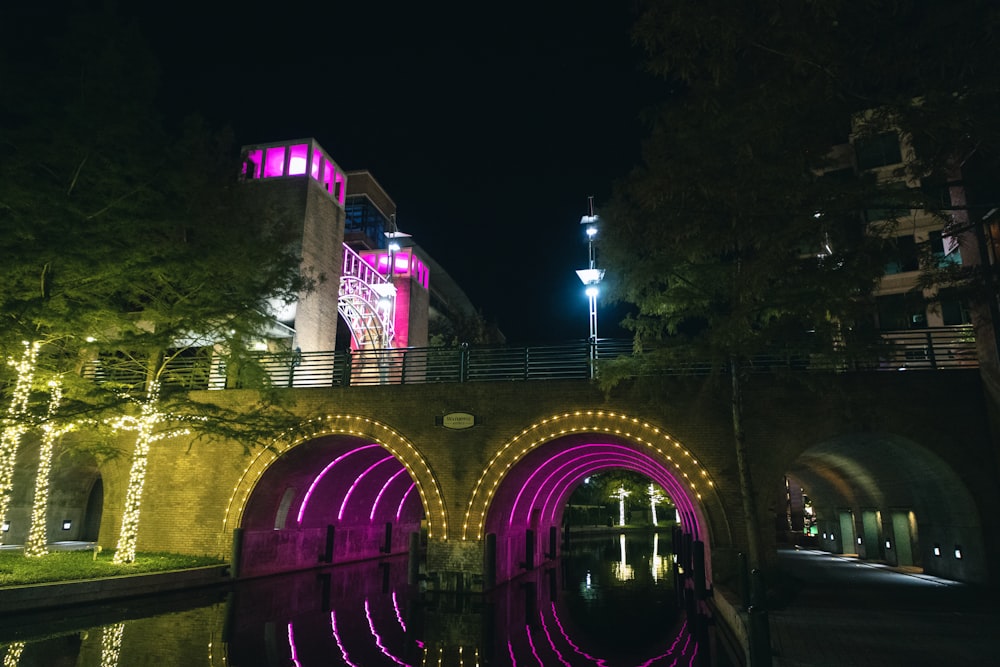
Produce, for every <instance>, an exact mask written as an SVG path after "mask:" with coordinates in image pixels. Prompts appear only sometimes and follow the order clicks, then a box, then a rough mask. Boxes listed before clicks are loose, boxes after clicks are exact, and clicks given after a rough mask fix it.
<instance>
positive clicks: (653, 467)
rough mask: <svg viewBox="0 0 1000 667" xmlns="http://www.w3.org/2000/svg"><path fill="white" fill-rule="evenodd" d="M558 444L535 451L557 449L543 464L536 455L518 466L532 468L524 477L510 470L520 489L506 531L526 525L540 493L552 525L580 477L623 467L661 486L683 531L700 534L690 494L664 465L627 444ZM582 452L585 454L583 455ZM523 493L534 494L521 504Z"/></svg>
mask: <svg viewBox="0 0 1000 667" xmlns="http://www.w3.org/2000/svg"><path fill="white" fill-rule="evenodd" d="M557 443H558V441H553V443H550V444H549V445H547V446H543V447H541V448H539V449H538V450H536V452H539V451H542V452H544V451H547V450H549V449H553V448H554V449H556V450H557V451H555V452H553V453H552V454H551V455H550V456H549V458H547V459H545V460H544V461H541V462H539V461H538V460H537V459H538V457H539V454H537V453H536V454H535V455H534V456H533V457H530V458H528V457H526V459H525V460H522V461H521V462H520V463H519V464H518V465H519V466H523V465H530V466H531V467H532V468H533V470H532V472H531V473H530V474H528V476H527V477H526V478H524V479H522V478H520V477H518V476H517V475H516V471H515V470H511V471H510V474H509V476H510V475H514V477H511V479H514V478H516V479H517V480H518V481H517V484H518V486H519V489H518V491H517V493H516V496H515V498H514V500H513V503H511V505H510V506H509V508H507V511H508V520H507V526H508V529H510V528H512V527H513V525H514V523H515V521H517V522H522V523H524V524H525V525H526V524H527V523H528V521H529V520H530V515H531V511H532V510H533V509H538V508H539V505H538V502H537V500H538V497H539V495H540V494H541V493H542V492H544V491H548V495H547V497H546V501H545V502H544V503H543V504H542V505H541V511H542V515H543V516H548V517H549V520H550V522H552V523H555V519H556V514H557V513H558V512H559V510H560V508H561V507H562V505H563V503H564V502H565V500H566V498H568V496H569V495H570V494H571V493H572V491H573V489H574V488H575V483H576V482H577V481H578V480H579V479H580V478H582V477H584V476H586V475H587V474H590V473H593V472H598V471H600V470H607V469H612V468H625V469H631V470H635V471H636V472H640V473H642V474H644V475H646V476H647V477H649V478H650V479H652V480H653V481H654V482H656V483H657V484H659V485H660V486H661V487H663V489H664V490H665V491H666V492H667V495H669V496H670V498H671V500H673V502H674V504H675V505H676V506H677V508H678V510H682V511H683V515H682V516H683V517H685V521H684V524H685V525H684V528H685V529H686V530H688V531H689V532H692V533H693V534H695V535H698V534H700V533H701V532H702V531H701V530H700V528H699V526H698V525H697V520H696V517H697V515H698V512H697V509H696V508H695V505H694V503H693V501H692V499H691V496H690V491H688V490H686V489H685V488H684V485H683V483H682V482H680V481H678V480H677V479H676V477H675V476H674V473H672V471H671V470H670V468H669V467H668V466H667V465H666V464H664V463H663V462H660V461H657V460H656V459H654V458H652V457H651V456H650V455H648V454H647V453H646V452H644V451H642V450H640V449H637V448H636V447H634V446H629V445H623V444H617V443H610V442H604V443H601V442H592V443H585V444H578V445H574V446H571V447H569V448H564V447H561V446H559V445H558V444H557ZM582 452H587V453H586V454H582ZM583 461H586V462H585V463H584V462H583ZM571 465H574V466H575V467H574V468H573V471H572V473H571V474H569V475H566V474H561V475H560V473H562V472H563V471H564V470H565V468H566V467H567V466H571ZM515 468H517V466H515ZM553 468H554V469H553ZM543 476H544V477H543ZM568 479H572V482H573V484H570V483H568V482H567V480H568ZM526 493H533V494H534V495H533V497H532V499H531V502H530V503H523V502H522V500H523V498H524V497H525V494H526ZM498 497H499V496H498ZM553 498H554V501H553ZM496 500H497V498H494V501H496ZM491 514H492V512H491ZM691 519H695V522H694V523H693V524H692V523H689V522H690V520H691ZM492 523H493V521H491V520H489V519H488V520H487V524H492Z"/></svg>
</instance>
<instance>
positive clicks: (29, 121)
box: [0, 14, 312, 561]
mask: <svg viewBox="0 0 1000 667" xmlns="http://www.w3.org/2000/svg"><path fill="white" fill-rule="evenodd" d="M68 25H69V28H68V29H67V30H66V31H65V32H58V31H56V33H55V34H56V37H55V38H54V39H53V45H52V49H51V50H49V51H47V52H46V53H48V54H50V55H51V60H48V61H46V60H44V59H43V60H41V61H40V62H37V63H36V62H34V61H25V60H21V61H18V62H17V63H16V64H18V65H20V67H14V66H13V64H15V63H13V61H11V60H4V61H2V62H3V64H4V65H5V66H6V67H5V69H4V72H3V76H4V80H6V81H8V82H9V83H10V86H9V88H8V90H9V92H10V94H9V95H7V94H5V96H4V102H5V104H3V106H2V108H0V114H2V118H3V120H4V121H5V122H4V123H2V125H3V133H2V135H0V153H2V155H0V157H2V159H0V224H2V226H3V228H4V230H5V234H4V237H3V245H2V246H0V251H2V259H3V262H2V267H0V318H2V319H3V323H4V325H3V326H2V327H0V346H2V347H3V348H4V349H6V350H16V349H18V347H19V346H21V345H22V344H21V341H28V342H27V343H25V344H24V345H26V346H27V347H26V349H29V350H31V351H32V353H31V354H30V355H29V354H28V353H24V356H25V358H27V357H28V356H30V357H31V360H32V365H31V367H30V369H25V372H23V373H22V372H20V370H21V369H19V376H23V377H25V378H26V382H22V383H21V384H27V385H29V389H28V390H27V394H24V393H23V392H20V389H18V387H19V386H20V385H17V384H15V391H14V392H13V395H12V398H11V406H12V408H11V409H10V410H8V416H7V419H6V420H5V422H4V427H5V430H4V433H5V436H4V446H3V460H0V471H3V470H7V469H8V468H12V466H13V464H14V455H15V453H16V449H17V442H16V441H15V440H17V438H19V437H20V434H22V433H23V432H25V430H26V429H27V428H31V427H34V426H40V425H43V424H53V423H54V422H56V421H60V420H61V421H63V422H73V421H80V420H82V419H86V420H87V421H88V423H89V424H91V425H93V426H97V427H105V428H126V427H128V428H134V429H135V430H136V433H137V437H136V443H135V449H134V452H133V457H132V458H133V474H132V480H131V482H130V488H129V493H128V496H129V497H128V500H127V505H128V507H127V509H126V520H125V522H124V524H123V529H122V540H123V541H122V543H121V544H120V547H121V548H120V558H119V554H116V558H119V559H120V560H125V561H130V560H132V558H133V557H134V546H135V530H136V527H137V521H138V507H139V500H140V498H141V491H142V477H143V473H144V470H145V458H146V452H147V451H148V448H149V446H150V444H151V443H152V442H154V441H155V440H157V439H160V438H164V437H168V436H170V435H172V434H176V433H178V432H179V429H192V430H200V431H202V432H208V433H217V434H224V435H232V434H233V433H235V432H239V433H241V434H242V435H243V436H244V439H245V441H249V442H252V441H253V439H254V436H255V435H257V434H259V433H261V432H268V431H269V432H271V433H273V432H274V429H275V428H280V427H281V426H286V425H287V424H288V420H287V419H285V416H286V415H285V413H284V412H283V411H282V410H281V409H280V406H275V405H273V404H272V403H271V402H269V400H268V399H269V398H270V397H268V396H266V395H264V396H262V400H261V402H260V404H259V405H258V406H256V408H255V407H254V406H246V410H245V411H233V410H228V411H227V410H223V409H221V408H218V407H217V406H215V405H213V404H211V403H208V402H205V401H195V400H194V399H193V398H192V396H191V394H190V393H189V389H191V388H192V382H191V377H192V374H191V373H190V372H186V373H176V372H175V369H177V368H178V365H179V361H180V360H182V359H187V360H189V363H187V364H185V370H186V371H190V370H191V369H198V368H207V363H208V361H209V357H212V356H214V358H216V359H221V360H223V362H224V363H226V364H228V366H229V368H230V369H232V368H241V369H242V373H241V375H240V380H241V381H242V383H243V385H244V386H247V387H260V388H266V387H267V377H266V374H264V373H260V372H256V373H255V372H254V361H255V356H254V355H253V354H252V350H251V347H252V345H253V344H254V343H255V342H256V341H258V340H260V339H262V338H264V337H266V336H267V334H268V328H269V327H270V326H271V325H272V323H273V320H274V318H273V317H272V314H271V312H270V309H271V306H270V304H272V303H279V302H282V301H284V302H287V301H291V300H294V299H295V298H296V296H297V295H298V294H299V293H301V292H302V291H304V290H307V289H308V288H309V287H310V285H311V283H312V281H311V279H310V278H309V277H308V276H306V275H304V273H303V272H301V271H300V268H299V264H300V259H299V257H298V254H297V252H298V250H297V247H296V245H295V243H294V241H295V238H296V237H295V234H296V232H295V230H294V229H292V228H290V227H289V224H288V222H287V218H283V217H282V216H281V214H280V211H279V210H277V209H276V207H275V206H274V205H271V204H269V203H268V202H260V201H256V202H250V201H248V199H247V198H246V197H244V196H243V193H241V192H240V191H239V185H238V184H237V182H236V174H238V161H237V156H236V155H235V152H234V151H233V150H232V149H231V147H230V146H229V145H228V141H229V140H228V137H227V136H226V135H225V134H224V133H222V134H219V133H213V132H211V131H209V130H208V128H206V127H205V126H204V125H203V124H202V123H200V122H198V121H189V122H187V123H186V124H185V125H184V126H183V127H182V128H180V130H179V131H175V132H170V131H168V130H167V129H165V128H164V127H163V126H162V125H161V124H160V123H159V122H158V119H157V115H156V113H155V109H156V105H155V97H154V92H155V83H154V82H155V64H154V62H153V59H152V57H151V56H150V54H149V52H148V50H147V49H146V47H145V45H144V42H143V40H142V38H141V36H140V35H138V34H137V33H136V32H135V31H134V30H132V29H131V28H129V27H128V26H127V25H123V24H121V23H119V22H118V21H117V20H116V18H115V17H114V16H113V15H108V14H102V15H84V16H79V17H74V18H73V19H71V20H69V21H68ZM16 41H17V40H15V44H16ZM39 72H44V75H43V76H40V75H39ZM6 102H9V104H7V103H6ZM9 356H13V355H10V354H9ZM35 360H37V366H36V365H35V364H34V362H35ZM199 362H200V363H201V365H199ZM85 367H86V368H89V369H91V371H92V372H91V377H90V378H89V379H88V378H83V377H81V373H80V371H81V370H83V369H84V368H85ZM94 369H97V370H96V371H94ZM29 371H30V373H29ZM56 375H58V376H59V377H60V378H62V380H63V382H64V391H65V394H64V396H65V398H64V400H63V402H62V406H61V408H60V410H59V411H58V414H55V415H53V414H49V415H46V409H45V405H46V401H42V400H35V401H30V400H29V399H30V385H31V381H32V378H33V379H34V380H35V383H36V384H42V386H44V384H43V383H44V382H46V381H47V380H49V379H51V378H52V377H53V376H56ZM95 379H96V380H101V382H94V381H93V380H95ZM195 386H197V383H195ZM32 405H33V406H34V407H33V408H32V407H31V406H32ZM8 433H10V434H11V435H10V437H8V435H7V434H8ZM14 436H17V438H15V437H14ZM2 479H3V477H0V481H2ZM8 492H9V489H8V488H6V487H5V486H2V485H0V493H2V494H3V495H2V497H3V499H4V500H5V499H6V498H7V494H8ZM4 509H5V505H4V506H0V510H4Z"/></svg>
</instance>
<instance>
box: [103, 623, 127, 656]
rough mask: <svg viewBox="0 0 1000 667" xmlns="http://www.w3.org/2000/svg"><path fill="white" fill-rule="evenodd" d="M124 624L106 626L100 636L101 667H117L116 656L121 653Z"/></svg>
mask: <svg viewBox="0 0 1000 667" xmlns="http://www.w3.org/2000/svg"><path fill="white" fill-rule="evenodd" d="M123 634H125V624H124V623H115V624H114V625H106V626H105V627H104V632H103V633H102V635H101V667H118V656H119V655H120V654H121V651H122V635H123Z"/></svg>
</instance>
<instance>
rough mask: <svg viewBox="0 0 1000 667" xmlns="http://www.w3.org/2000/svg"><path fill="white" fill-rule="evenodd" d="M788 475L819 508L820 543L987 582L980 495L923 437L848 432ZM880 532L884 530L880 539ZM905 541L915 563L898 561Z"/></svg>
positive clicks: (807, 455)
mask: <svg viewBox="0 0 1000 667" xmlns="http://www.w3.org/2000/svg"><path fill="white" fill-rule="evenodd" d="M786 474H787V476H788V477H789V478H790V479H791V480H795V481H797V482H798V483H799V484H800V485H801V486H802V488H803V489H804V490H805V491H806V492H807V493H808V496H809V498H810V499H811V500H812V502H813V505H814V507H815V508H816V516H817V526H818V528H819V532H820V533H821V534H822V536H823V537H822V538H821V539H820V540H819V541H818V545H819V546H820V548H822V549H824V550H827V551H832V552H835V553H857V554H858V555H859V557H863V558H866V559H868V560H880V561H881V560H884V561H887V562H889V563H890V564H899V565H916V566H919V567H922V568H923V570H924V572H926V573H928V574H936V575H939V576H942V577H945V578H949V579H957V580H962V581H985V580H986V577H987V567H986V563H985V556H984V554H985V551H984V549H985V547H984V543H983V528H982V520H981V515H980V510H979V508H978V506H977V504H976V501H975V498H974V495H973V493H972V492H971V491H970V488H969V486H968V485H967V484H966V481H965V480H963V479H962V477H961V476H960V475H959V474H958V472H957V471H956V470H955V469H954V468H952V467H951V466H950V465H949V464H948V463H947V462H946V461H944V460H943V459H942V458H941V457H939V456H938V455H936V454H935V453H933V452H932V451H930V450H929V449H927V448H926V447H923V446H922V445H920V444H919V443H916V442H913V441H912V440H909V439H907V438H903V437H900V436H896V435H893V434H888V433H858V434H850V435H844V436H841V437H837V438H833V439H830V440H827V441H825V442H822V443H819V444H817V445H814V446H812V447H810V448H809V449H807V450H805V451H804V452H803V453H802V454H801V455H799V457H798V458H797V459H796V460H795V461H794V462H793V463H792V464H791V466H789V468H788V470H787V471H786ZM907 524H909V525H907ZM845 532H846V533H847V535H846V537H845ZM872 535H878V536H879V539H878V540H877V541H876V542H875V543H874V544H872V542H873V540H871V539H870V538H871V536H872ZM858 538H861V543H860V544H858V542H857V540H858ZM886 540H888V542H889V545H890V546H889V547H888V548H886V547H885V542H886ZM900 541H903V542H904V543H906V545H905V546H906V547H907V548H908V549H912V554H911V559H910V560H911V562H905V563H904V562H899V561H898V559H899V558H900V557H901V554H903V553H906V551H905V550H902V549H900V548H898V547H900ZM935 547H937V548H936V549H935ZM959 548H960V549H961V552H962V553H961V556H960V557H956V554H955V551H956V549H959ZM935 551H936V553H935Z"/></svg>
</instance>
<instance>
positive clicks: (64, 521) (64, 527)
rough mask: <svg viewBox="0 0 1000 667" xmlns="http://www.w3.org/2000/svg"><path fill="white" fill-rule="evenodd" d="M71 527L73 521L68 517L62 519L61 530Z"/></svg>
mask: <svg viewBox="0 0 1000 667" xmlns="http://www.w3.org/2000/svg"><path fill="white" fill-rule="evenodd" d="M72 527H73V522H72V521H70V520H69V519H63V530H69V529H70V528H72Z"/></svg>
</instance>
